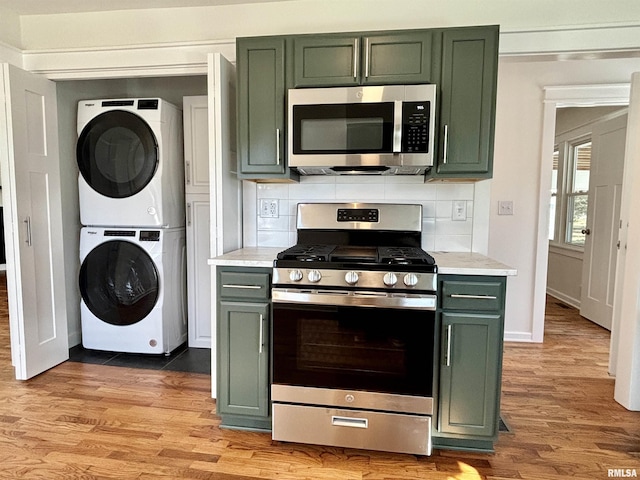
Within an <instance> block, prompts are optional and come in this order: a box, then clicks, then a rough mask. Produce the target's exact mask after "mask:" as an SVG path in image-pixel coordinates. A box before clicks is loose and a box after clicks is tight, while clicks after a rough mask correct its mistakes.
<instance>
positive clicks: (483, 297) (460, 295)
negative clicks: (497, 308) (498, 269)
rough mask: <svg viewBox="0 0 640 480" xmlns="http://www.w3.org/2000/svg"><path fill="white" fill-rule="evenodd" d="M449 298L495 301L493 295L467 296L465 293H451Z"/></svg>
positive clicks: (495, 298)
mask: <svg viewBox="0 0 640 480" xmlns="http://www.w3.org/2000/svg"><path fill="white" fill-rule="evenodd" d="M449 296H450V297H451V298H469V299H473V300H497V299H498V297H496V296H495V295H467V294H465V293H452V294H451V295H449Z"/></svg>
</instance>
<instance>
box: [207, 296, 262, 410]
mask: <svg viewBox="0 0 640 480" xmlns="http://www.w3.org/2000/svg"><path fill="white" fill-rule="evenodd" d="M219 305H220V311H219V316H218V369H219V374H218V395H217V408H218V414H225V413H228V414H234V415H245V416H253V417H266V416H268V415H269V361H268V359H269V352H268V349H269V304H267V303H244V302H226V301H222V302H220V304H219Z"/></svg>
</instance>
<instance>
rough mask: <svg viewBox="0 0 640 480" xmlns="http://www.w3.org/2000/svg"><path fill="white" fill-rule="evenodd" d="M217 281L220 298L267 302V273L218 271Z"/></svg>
mask: <svg viewBox="0 0 640 480" xmlns="http://www.w3.org/2000/svg"><path fill="white" fill-rule="evenodd" d="M218 281H219V282H220V284H219V287H218V288H219V292H220V297H221V298H239V297H240V298H242V299H251V300H258V299H260V300H267V299H269V297H270V294H271V292H270V287H271V285H270V283H271V280H270V275H269V274H268V273H247V272H229V271H219V277H218Z"/></svg>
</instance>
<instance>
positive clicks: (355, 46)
mask: <svg viewBox="0 0 640 480" xmlns="http://www.w3.org/2000/svg"><path fill="white" fill-rule="evenodd" d="M359 46H360V40H359V39H357V38H356V39H354V40H353V78H355V79H357V78H358V57H359V56H360V52H359V51H358V50H360V49H359V48H358V47H359Z"/></svg>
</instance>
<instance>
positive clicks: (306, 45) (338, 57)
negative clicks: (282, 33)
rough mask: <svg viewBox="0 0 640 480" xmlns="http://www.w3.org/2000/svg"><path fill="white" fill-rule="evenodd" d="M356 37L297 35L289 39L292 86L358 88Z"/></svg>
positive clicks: (358, 60) (358, 43)
mask: <svg viewBox="0 0 640 480" xmlns="http://www.w3.org/2000/svg"><path fill="white" fill-rule="evenodd" d="M359 52H360V38H359V37H354V36H351V35H347V36H344V37H343V36H331V35H319V36H301V37H294V39H293V65H294V67H293V70H294V73H293V76H294V86H295V87H316V86H317V87H320V86H337V85H358V84H359V83H360V53H359Z"/></svg>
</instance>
